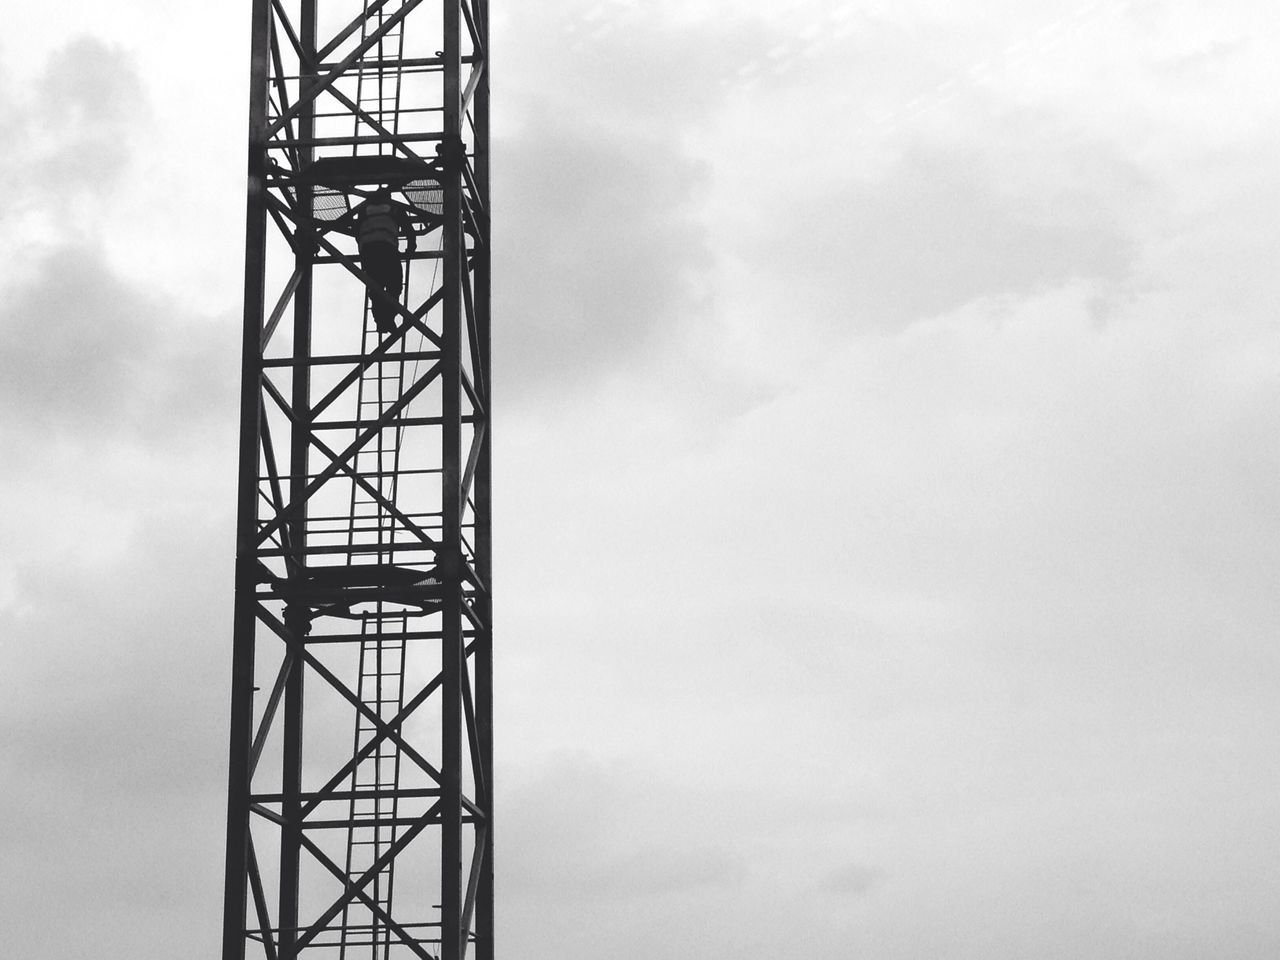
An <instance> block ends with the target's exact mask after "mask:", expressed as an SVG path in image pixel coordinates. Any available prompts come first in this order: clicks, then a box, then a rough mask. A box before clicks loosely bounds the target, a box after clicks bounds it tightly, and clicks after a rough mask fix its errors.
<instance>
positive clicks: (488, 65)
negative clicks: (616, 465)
mask: <svg viewBox="0 0 1280 960" xmlns="http://www.w3.org/2000/svg"><path fill="white" fill-rule="evenodd" d="M474 11H475V19H476V23H477V26H478V28H479V32H480V36H481V38H482V41H483V44H484V63H483V70H484V72H483V73H482V74H481V76H480V83H479V86H477V87H476V92H475V96H474V99H473V107H472V119H473V126H474V130H475V161H474V168H475V179H476V185H477V187H478V190H479V194H480V200H481V201H482V203H483V204H484V210H485V211H486V213H487V211H488V210H490V209H491V206H490V205H491V203H492V198H491V195H490V189H489V77H490V71H491V69H492V63H493V61H492V59H491V53H490V47H489V2H488V0H475V4H474ZM489 221H490V218H489V217H488V216H485V217H484V222H483V224H482V225H481V231H482V234H483V236H484V238H485V241H484V242H483V243H480V244H477V247H476V253H475V262H474V265H473V267H472V276H473V277H474V281H473V282H474V285H475V312H476V327H477V334H478V336H477V346H478V354H479V355H478V356H477V357H476V358H475V362H476V365H477V366H478V367H479V368H480V370H481V371H482V372H483V375H484V378H485V394H484V396H485V418H484V423H483V425H482V426H483V429H484V435H483V436H482V437H481V446H480V457H479V460H478V462H477V464H476V479H475V503H476V531H475V537H476V573H477V575H478V576H479V577H480V581H481V583H483V584H484V586H485V590H484V591H483V593H482V595H481V597H480V599H479V600H478V607H479V610H480V616H481V619H482V621H483V622H484V624H485V626H486V629H484V630H482V631H480V632H479V635H478V636H477V638H476V648H475V650H476V652H475V660H474V675H475V700H476V707H475V709H476V728H477V730H476V734H477V739H478V740H479V755H480V764H481V769H482V771H483V773H484V778H485V785H484V791H483V793H482V795H481V798H480V800H481V803H482V804H483V806H484V809H485V813H486V815H487V822H486V823H485V824H484V840H483V843H482V844H481V850H480V856H481V858H482V865H481V871H480V884H479V888H478V890H477V892H476V911H475V913H476V958H477V960H494V942H493V936H494V924H493V909H494V891H493V843H494V835H493V830H494V824H493V797H494V782H493V601H492V591H493V535H492V526H491V514H492V500H491V492H492V487H491V465H492V460H491V452H492V449H493V417H492V415H491V411H492V409H493V382H492V378H491V377H490V376H489V352H490V349H489V345H490V327H489V305H490V291H489V287H490V275H491V274H490V241H489V237H490V222H489Z"/></svg>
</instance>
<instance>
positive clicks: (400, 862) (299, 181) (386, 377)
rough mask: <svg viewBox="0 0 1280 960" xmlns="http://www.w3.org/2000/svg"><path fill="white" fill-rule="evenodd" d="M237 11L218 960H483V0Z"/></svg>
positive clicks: (486, 929)
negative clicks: (386, 252)
mask: <svg viewBox="0 0 1280 960" xmlns="http://www.w3.org/2000/svg"><path fill="white" fill-rule="evenodd" d="M252 15H253V32H252V63H251V73H250V122H249V182H248V214H247V229H246V249H245V301H244V303H245V308H244V343H243V364H244V366H243V382H242V392H241V430H240V451H239V456H240V487H239V499H238V521H237V546H236V550H237V554H236V573H235V591H236V592H235V618H234V653H233V666H232V673H233V676H232V695H231V759H230V776H229V788H228V816H227V848H226V888H225V904H224V921H223V952H222V956H223V960H244V958H245V957H247V956H252V957H263V958H266V960H293V958H296V957H298V956H300V955H301V954H303V953H304V952H305V953H306V954H307V955H308V956H310V957H315V958H317V960H320V958H334V960H356V958H361V960H363V958H369V960H374V958H376V960H398V958H411V957H418V958H437V957H438V958H440V960H462V958H464V957H466V956H467V955H468V952H469V951H470V952H471V953H472V954H473V955H474V956H476V957H478V958H479V960H492V957H493V808H492V795H493V774H492V622H491V611H492V605H491V593H490V572H491V548H490V522H489V517H490V505H489V497H490V483H489V475H490V471H489V448H490V430H489V387H490V383H489V195H488V190H489V172H488V149H489V143H488V113H489V102H488V72H489V71H488V66H489V65H488V22H489V16H488V5H487V2H486V0H254V2H253V14H252ZM375 193H376V195H377V198H378V200H377V202H379V203H382V202H388V198H389V202H390V203H391V204H392V205H393V206H394V208H395V209H396V211H397V212H396V218H397V223H400V224H403V225H404V226H403V228H402V229H401V235H400V237H399V246H397V247H396V255H397V256H398V263H399V268H400V271H401V279H402V281H403V286H402V290H403V293H402V294H401V292H400V290H397V289H395V287H394V285H392V284H390V283H389V282H388V281H387V279H386V276H385V270H384V271H382V272H381V273H377V272H376V271H374V270H373V269H372V268H371V267H370V265H369V263H368V262H367V261H366V260H365V259H363V258H362V253H361V251H360V250H359V249H358V247H357V243H356V238H357V235H358V233H359V230H360V225H361V223H362V220H361V217H362V215H363V213H362V211H363V210H364V206H365V204H366V203H367V202H368V200H369V198H370V197H371V196H374V195H375ZM392 308H394V316H395V320H394V329H389V330H386V331H384V330H380V329H379V328H378V324H376V323H375V321H374V318H373V312H374V310H375V309H377V310H378V311H379V312H381V313H390V311H391V309H392ZM383 325H384V326H387V325H388V322H387V321H386V319H385V318H383Z"/></svg>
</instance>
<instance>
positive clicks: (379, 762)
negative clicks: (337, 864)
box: [338, 0, 409, 960]
mask: <svg viewBox="0 0 1280 960" xmlns="http://www.w3.org/2000/svg"><path fill="white" fill-rule="evenodd" d="M369 6H370V3H369V0H365V12H366V16H365V19H364V22H363V27H362V36H361V39H362V40H364V39H367V38H368V37H369V35H370V34H372V33H375V32H376V31H377V30H378V29H380V28H381V27H382V26H383V25H384V24H385V23H386V20H387V19H388V18H389V17H390V16H391V15H392V14H393V13H394V12H395V10H396V9H398V8H399V7H400V4H398V3H395V2H392V3H388V4H385V5H384V6H382V7H379V8H378V9H377V10H376V11H374V12H370V10H369ZM403 59H404V31H403V21H402V22H401V23H400V24H397V25H396V26H395V27H393V28H392V29H391V30H389V31H388V32H387V33H386V35H384V36H383V37H382V38H381V39H380V40H379V41H378V42H377V43H376V44H375V45H374V46H373V47H372V48H370V49H369V51H368V52H367V53H366V54H365V55H364V58H363V61H362V64H361V67H360V69H359V71H358V73H357V80H356V84H357V86H356V103H357V104H358V105H359V107H360V109H361V110H363V111H364V112H366V113H367V114H368V115H369V117H370V119H372V120H374V121H377V122H378V123H379V124H381V125H382V126H383V127H384V128H385V129H387V130H389V131H391V132H392V133H396V132H397V131H398V129H399V125H400V124H399V111H400V88H401V70H400V68H399V67H396V68H393V69H383V68H382V67H381V66H380V65H379V62H380V61H381V62H385V61H388V60H395V61H401V60H403ZM354 121H355V134H356V135H357V136H359V135H361V134H362V133H363V134H372V133H374V132H375V131H374V130H373V128H372V127H370V125H369V123H368V121H366V120H364V119H362V118H361V116H360V115H356V116H355V117H354ZM362 128H363V130H362ZM358 150H359V147H358V146H357V147H354V148H353V152H358ZM378 150H379V152H380V153H381V152H382V151H383V145H382V144H379V147H378ZM407 272H408V271H407V270H406V274H407ZM408 279H409V278H408V276H407V275H406V277H405V288H406V290H407V289H408ZM381 340H382V334H381V333H380V331H379V330H378V329H377V326H376V324H375V323H374V320H373V314H372V309H371V305H370V302H369V295H368V293H367V292H366V294H365V302H364V316H363V328H362V341H361V354H362V355H363V356H366V357H367V356H369V355H370V353H372V352H373V351H374V349H375V348H376V347H377V346H378V345H379V343H380V342H381ZM405 366H406V362H405V361H404V360H403V359H397V358H396V356H395V351H393V352H392V353H389V354H387V355H386V356H385V357H384V358H383V359H382V360H381V361H379V362H377V363H373V364H370V365H369V366H368V367H366V368H365V369H364V371H363V372H362V373H361V376H360V381H359V384H358V386H357V394H356V424H357V425H356V432H357V434H359V433H361V432H363V431H364V430H365V429H367V428H368V426H369V425H370V424H372V423H374V422H376V421H377V420H378V419H379V418H380V417H381V416H382V415H383V414H384V413H385V412H386V411H387V409H388V408H389V407H390V406H391V405H392V404H393V403H395V402H396V401H397V400H399V399H400V396H401V394H402V393H403V391H404V388H405V373H406V370H405ZM401 434H402V429H401V428H400V427H397V426H394V425H393V426H387V427H383V428H382V429H381V430H379V431H378V434H377V436H376V437H373V438H371V439H370V440H369V442H368V443H367V444H366V445H365V446H364V447H363V448H362V449H361V450H359V451H358V452H357V453H356V455H355V462H354V464H353V466H354V467H355V470H356V473H357V474H358V475H359V476H361V477H363V478H364V479H365V480H366V481H368V482H369V484H370V485H371V486H372V487H373V488H374V489H375V490H377V491H378V493H379V494H380V495H381V496H382V497H383V498H385V499H386V500H387V501H388V502H390V503H395V502H396V488H397V480H398V476H399V467H400V437H401ZM350 507H351V510H350V514H349V516H350V518H351V519H350V527H349V529H348V532H347V549H348V563H349V564H352V565H354V564H357V563H360V562H369V561H370V560H372V562H375V563H379V564H391V563H394V561H395V550H394V540H395V530H394V528H395V522H396V521H395V519H394V518H393V517H392V516H391V515H390V514H389V512H388V511H387V510H386V508H385V507H383V506H382V505H381V504H380V503H378V501H377V500H375V499H374V497H373V496H371V495H370V493H369V492H368V491H367V490H365V489H364V488H362V487H361V486H360V485H359V484H356V483H353V484H352V490H351V502H350ZM357 558H359V559H357ZM407 629H408V622H407V618H406V617H405V615H404V614H402V613H398V612H396V611H394V610H388V609H385V608H384V606H383V604H382V603H381V602H379V603H378V604H377V605H376V608H375V609H374V610H373V611H370V612H366V613H364V614H363V616H362V618H361V621H360V634H361V637H360V663H359V679H358V689H357V691H356V693H357V695H358V697H359V699H360V702H361V703H363V704H364V705H365V706H366V707H368V708H369V710H370V711H371V712H372V713H373V714H375V715H376V716H377V717H378V718H379V719H380V720H382V721H383V722H389V721H390V720H392V719H393V718H394V717H395V716H396V715H397V714H398V713H399V712H400V711H401V709H403V707H404V681H405V653H406V643H405V637H404V634H405V631H406V630H407ZM376 735H377V731H376V727H375V726H374V724H373V723H372V722H371V721H370V720H369V718H367V717H365V716H364V715H363V714H360V715H358V716H357V718H356V724H355V736H354V739H353V743H352V751H353V753H352V755H353V756H357V755H359V753H360V751H361V750H362V749H363V748H365V747H366V746H367V745H368V743H369V742H370V741H371V740H372V739H374V737H376ZM400 761H401V757H400V751H399V749H398V748H397V747H396V746H395V744H393V743H392V742H390V741H388V740H382V741H381V742H380V743H378V744H377V746H375V747H374V748H373V750H371V751H370V752H369V755H368V756H367V757H365V758H364V759H362V760H361V761H360V762H359V763H357V764H356V767H355V769H354V770H353V771H352V775H351V791H352V794H353V796H352V800H351V805H350V820H351V824H352V825H351V827H350V828H349V830H348V833H347V845H346V846H347V849H346V862H345V872H346V875H347V878H348V880H349V882H354V881H355V880H357V879H358V878H359V877H361V876H363V875H364V874H365V873H367V872H368V871H369V870H370V869H371V868H372V867H373V866H374V865H375V864H376V863H377V861H378V860H379V859H380V858H381V857H382V856H384V855H385V854H386V853H387V852H388V851H389V850H390V849H391V847H392V845H393V844H394V843H395V841H396V838H397V835H398V833H399V829H398V826H397V824H396V818H397V816H398V815H399V803H398V800H397V794H396V791H397V790H398V788H399V786H400ZM394 863H395V861H394V859H393V860H391V861H390V862H389V863H388V864H387V865H385V866H384V867H382V868H381V869H379V870H378V871H377V873H376V874H375V875H374V877H373V879H372V880H370V881H369V883H368V884H367V885H366V886H365V888H364V890H365V893H366V894H367V895H368V896H369V898H370V899H371V900H372V901H373V902H374V903H376V904H377V906H378V907H379V908H380V909H381V910H383V911H385V912H386V913H387V914H388V915H390V914H391V913H392V893H393V890H394V880H395V877H394V872H393V869H392V867H393V865H394ZM366 918H367V922H362V921H365V920H366ZM395 939H396V938H395V937H394V935H393V934H392V932H391V931H390V930H389V929H388V928H387V927H386V926H385V925H384V924H383V923H382V921H381V920H380V919H379V918H378V917H377V916H376V915H375V914H374V913H373V912H372V911H371V910H370V909H369V907H368V905H367V904H365V903H364V902H363V901H360V900H353V901H351V902H349V903H348V904H347V905H346V906H345V907H344V908H343V911H342V928H341V935H340V939H339V952H338V956H339V958H340V960H389V958H390V956H391V945H392V943H393V942H395Z"/></svg>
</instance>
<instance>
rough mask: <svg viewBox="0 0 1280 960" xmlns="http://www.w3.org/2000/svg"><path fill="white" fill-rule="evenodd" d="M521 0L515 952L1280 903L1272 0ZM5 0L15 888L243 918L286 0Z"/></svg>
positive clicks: (508, 376) (113, 947)
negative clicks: (237, 684)
mask: <svg viewBox="0 0 1280 960" xmlns="http://www.w3.org/2000/svg"><path fill="white" fill-rule="evenodd" d="M493 7H494V35H495V43H494V49H495V52H494V58H495V64H496V67H495V70H496V72H495V75H494V87H493V97H494V111H495V118H494V119H495V136H494V151H495V160H494V174H495V186H494V192H495V228H494V235H495V238H496V240H495V242H496V244H497V252H496V271H495V297H496V308H495V309H496V316H495V393H496V395H497V397H498V413H497V439H496V443H497V448H496V454H495V455H496V476H495V483H496V488H497V498H496V504H497V505H496V508H495V509H496V512H495V523H496V551H497V560H496V584H497V597H498V602H497V618H498V624H499V635H498V644H499V647H498V649H499V653H498V662H497V670H498V678H497V679H498V688H497V695H498V704H497V714H498V736H499V748H498V758H497V763H498V783H499V789H500V794H499V804H500V807H499V816H500V817H501V820H500V823H499V834H498V879H499V890H498V893H499V905H498V909H499V934H500V936H501V938H502V942H501V944H500V948H499V949H500V954H501V955H503V956H505V957H518V958H521V960H551V958H556V960H598V958H601V957H617V958H620V960H642V958H643V960H685V958H689V957H699V958H705V960H730V958H732V960H737V958H740V957H743V956H757V957H760V956H770V957H781V958H792V957H796V958H799V957H804V958H810V960H908V958H910V960H916V958H930V960H932V958H938V960H952V958H954V960H970V958H972V960H1027V958H1036V960H1055V958H1061V960H1076V958H1085V957H1088V958H1091V960H1095V958H1096V960H1148V958H1150V960H1157V958H1158V960H1200V958H1204V957H1209V956H1220V957H1229V958H1233V960H1263V958H1266V960H1274V958H1275V957H1276V956H1277V955H1280V910H1277V905H1278V904H1280V869H1278V868H1280V864H1278V863H1277V854H1276V850H1277V849H1278V848H1280V805H1278V804H1277V802H1276V797H1277V795H1278V794H1280V759H1278V758H1280V749H1278V748H1280V734H1278V732H1277V731H1278V730H1280V701H1278V700H1277V697H1276V690H1277V683H1278V682H1280V650H1278V649H1277V646H1276V643H1275V634H1276V625H1277V623H1278V622H1280V594H1278V593H1277V590H1276V581H1277V574H1278V573H1280V547H1278V545H1277V531H1280V439H1278V437H1277V433H1278V431H1277V416H1276V412H1277V410H1280V328H1278V327H1277V323H1276V320H1277V309H1276V308H1277V304H1278V303H1280V281H1278V280H1277V271H1276V269H1275V268H1274V263H1273V261H1274V258H1275V257H1276V255H1277V253H1278V252H1280V190H1278V189H1277V181H1276V172H1275V171H1276V170H1277V169H1280V126H1278V125H1277V122H1276V120H1277V116H1278V114H1280V8H1277V7H1276V6H1275V4H1274V3H1273V2H1271V0H1219V2H1217V3H1214V4H1209V3H1207V2H1203V0H1200V2H1193V0H1131V2H1114V0H1103V2H1080V0H1018V2H1014V0H948V2H942V0H896V2H893V3H889V2H881V0H861V2H859V0H851V2H840V0H782V2H779V0H770V2H764V0H735V2H734V3H729V2H727V0H720V2H718V3H717V2H709V0H682V2H674V0H649V2H640V0H606V2H599V3H596V2H591V0H545V2H539V3H537V4H530V3H514V2H499V0H494V2H493ZM7 23H8V26H9V28H10V29H7V30H6V38H5V39H3V40H0V130H3V131H4V133H5V140H6V142H5V147H4V149H3V151H0V174H2V175H3V183H4V184H5V190H4V202H3V204H0V255H2V256H3V258H4V263H5V268H4V270H3V272H2V273H0V336H2V337H3V347H2V348H0V440H2V441H3V449H4V451H5V453H4V456H3V458H0V500H3V502H4V503H5V505H6V507H5V509H4V511H3V514H2V516H0V544H2V545H3V549H0V643H2V644H3V667H2V668H0V784H3V786H2V787H0V822H2V823H3V824H4V826H3V827H2V828H0V864H3V868H2V873H3V878H4V881H3V882H4V896H3V897H2V898H0V928H2V929H4V931H5V940H6V943H7V944H8V946H7V947H6V948H5V949H6V950H7V951H9V952H10V953H11V954H12V955H13V956H15V957H16V956H22V957H24V958H29V960H62V958H70V957H82V956H86V955H89V954H92V955H93V956H95V957H99V958H102V960H126V958H129V960H133V958H138V957H168V956H190V957H211V956H214V955H216V953H217V951H218V936H219V923H220V911H221V873H222V831H223V811H224V790H225V787H224V783H225V771H226V727H227V700H228V686H229V673H230V638H231V630H230V614H231V597H232V584H231V573H232V557H233V496H234V481H235V473H236V464H235V443H234V440H235V426H236V415H237V411H236V379H237V375H238V332H237V331H238V326H239V323H240V317H239V310H240V306H239V305H240V284H241V258H242V243H243V222H242V217H243V213H242V211H243V191H244V135H245V125H246V117H245V109H244V108H245V104H246V100H247V92H246V80H247V77H246V74H247V59H248V27H249V23H248V4H247V3H235V4H180V5H174V4H171V3H162V2H160V0H129V2H128V3H125V4H89V3H86V2H85V0H46V2H45V3H43V4H23V5H18V6H17V7H15V8H14V9H13V10H10V11H7ZM51 24H56V25H57V29H51V28H50V25H51Z"/></svg>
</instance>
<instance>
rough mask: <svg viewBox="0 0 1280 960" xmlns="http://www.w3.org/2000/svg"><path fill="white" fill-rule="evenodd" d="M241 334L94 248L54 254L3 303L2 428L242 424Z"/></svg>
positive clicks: (103, 434) (192, 435) (173, 430)
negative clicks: (237, 406) (123, 273)
mask: <svg viewBox="0 0 1280 960" xmlns="http://www.w3.org/2000/svg"><path fill="white" fill-rule="evenodd" d="M236 327H237V324H236V323H235V322H234V321H233V320H232V319H230V318H225V317H224V318H220V319H219V320H217V321H209V320H203V321H202V320H198V319H195V318H193V317H192V316H191V315H190V312H189V308H185V307H183V306H180V305H179V304H178V302H177V301H175V300H173V299H172V298H171V297H169V296H167V295H165V294H162V293H158V292H147V291H144V290H142V289H140V288H138V287H137V286H135V285H133V284H131V283H129V282H128V281H126V280H124V279H122V278H121V277H120V276H119V275H117V274H116V273H115V272H114V271H113V270H112V269H111V268H110V266H109V265H108V264H107V263H106V262H105V260H104V259H103V257H102V255H101V253H100V252H99V251H98V250H97V249H95V248H92V247H89V246H87V245H83V244H74V245H67V246H62V247H57V248H54V249H52V250H50V251H49V252H48V253H46V254H45V255H44V256H43V257H42V258H41V259H40V260H39V261H38V262H37V263H36V264H35V270H34V273H33V275H31V276H29V277H26V278H23V279H22V280H20V281H19V282H18V285H17V286H16V288H12V289H10V290H9V291H8V294H7V296H6V297H5V300H4V303H3V305H2V306H0V336H3V337H4V339H5V342H6V344H7V346H6V349H5V351H4V353H3V355H0V408H2V409H4V410H6V411H7V412H8V415H7V416H6V418H5V422H6V427H5V432H6V433H10V432H12V433H14V434H20V433H22V432H24V431H37V430H39V431H47V430H53V431H55V432H56V433H58V434H59V435H63V436H75V437H79V438H81V439H82V440H86V441H88V440H94V441H96V440H102V439H105V438H107V437H113V438H118V437H120V436H134V437H136V438H138V439H139V440H140V441H141V442H144V443H149V444H150V443H164V444H173V443H180V444H189V443H196V442H200V441H201V440H202V439H207V438H208V432H207V431H208V429H209V428H210V427H211V426H212V425H213V424H212V421H213V420H214V419H215V418H222V419H223V420H224V421H229V420H230V418H231V417H233V416H234V399H235V397H236V395H237V387H236V376H237V374H236V371H237V364H236V350H235V344H236V341H237V339H238V338H237V334H236Z"/></svg>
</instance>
